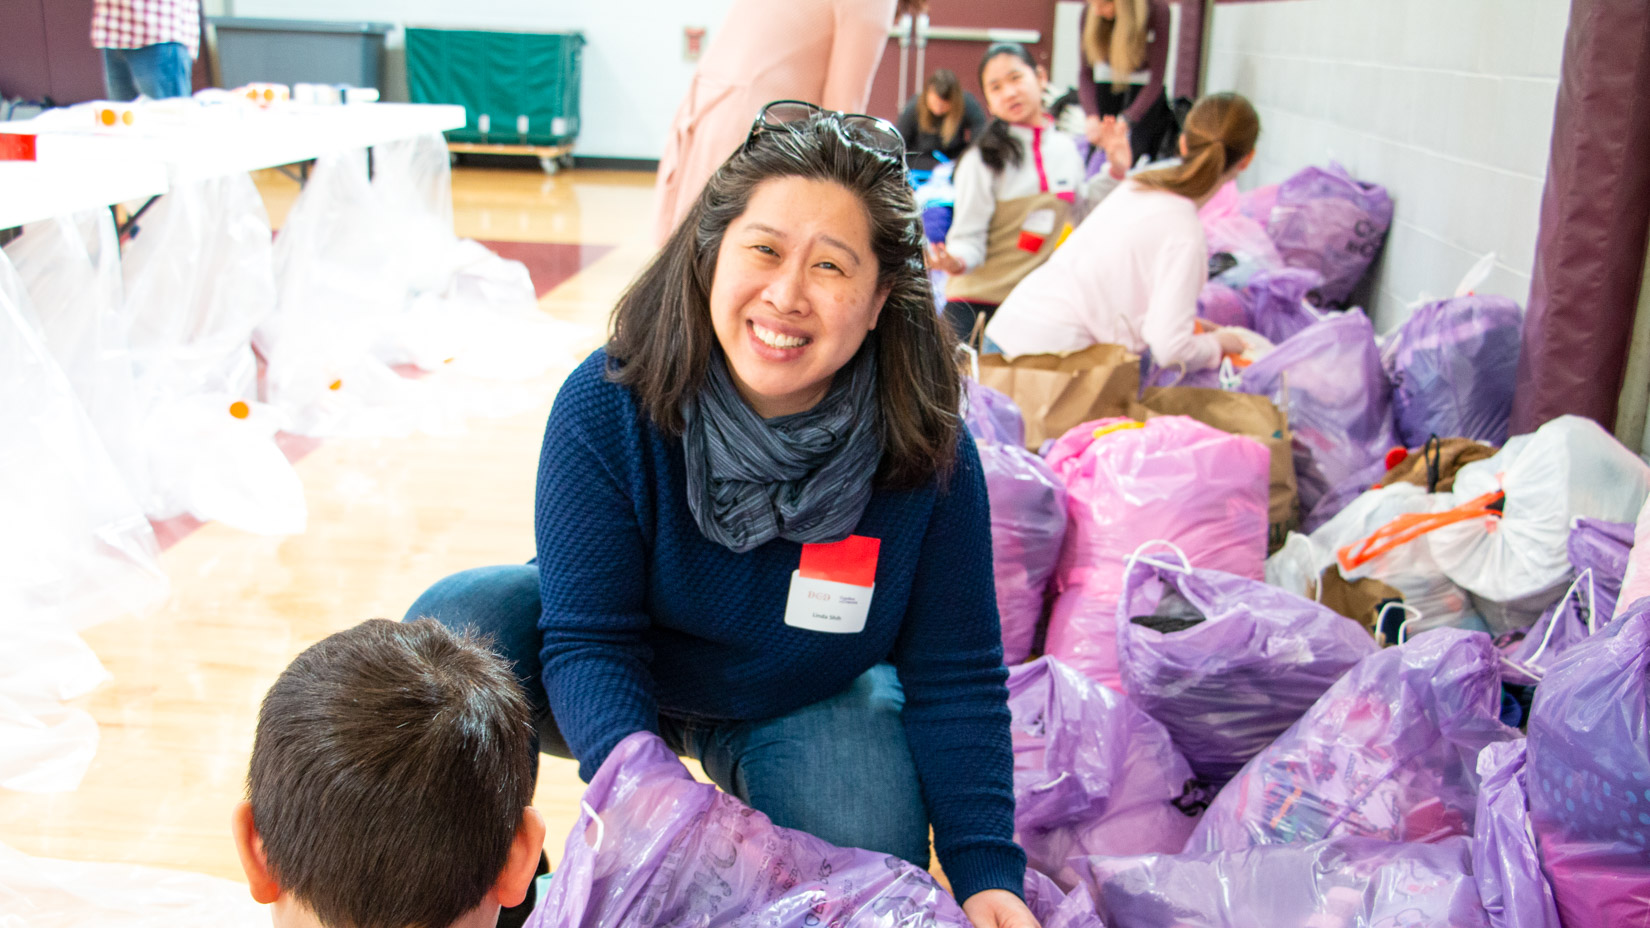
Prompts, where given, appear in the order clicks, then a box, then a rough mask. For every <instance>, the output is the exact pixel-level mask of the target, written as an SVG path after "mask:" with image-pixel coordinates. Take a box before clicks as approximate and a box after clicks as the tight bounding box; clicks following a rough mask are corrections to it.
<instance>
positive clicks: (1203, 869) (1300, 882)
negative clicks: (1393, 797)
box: [1081, 838, 1489, 928]
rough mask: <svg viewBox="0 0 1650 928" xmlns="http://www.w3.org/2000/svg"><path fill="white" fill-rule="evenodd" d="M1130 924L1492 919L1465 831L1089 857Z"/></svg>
mask: <svg viewBox="0 0 1650 928" xmlns="http://www.w3.org/2000/svg"><path fill="white" fill-rule="evenodd" d="M1081 865H1082V867H1083V869H1084V870H1085V871H1086V879H1085V882H1086V883H1087V884H1088V885H1089V888H1090V890H1091V891H1092V892H1093V893H1094V897H1095V905H1096V909H1097V911H1098V913H1099V916H1100V919H1101V920H1102V921H1103V922H1105V923H1106V924H1107V925H1115V926H1121V928H1420V926H1423V925H1424V926H1427V928H1488V925H1489V923H1488V921H1486V919H1485V915H1484V908H1483V906H1482V905H1480V903H1479V900H1478V890H1477V887H1476V886H1475V885H1474V884H1473V874H1472V860H1471V857H1470V855H1469V848H1468V842H1467V840H1466V839H1465V838H1451V839H1448V840H1445V841H1442V842H1440V843H1438V844H1431V845H1427V844H1395V843H1389V842H1385V841H1376V840H1372V839H1367V838H1339V839H1336V840H1333V841H1322V842H1318V843H1314V844H1291V845H1287V846H1278V847H1253V848H1245V849H1240V850H1233V851H1228V852H1224V853H1208V854H1183V855H1180V856H1175V857H1171V856H1167V855H1154V856H1150V857H1133V858H1114V859H1106V858H1090V859H1088V860H1086V861H1083V862H1082V864H1081Z"/></svg>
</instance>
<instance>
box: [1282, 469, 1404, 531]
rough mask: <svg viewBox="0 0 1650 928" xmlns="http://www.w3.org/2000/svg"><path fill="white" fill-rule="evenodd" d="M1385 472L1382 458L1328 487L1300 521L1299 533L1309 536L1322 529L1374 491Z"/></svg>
mask: <svg viewBox="0 0 1650 928" xmlns="http://www.w3.org/2000/svg"><path fill="white" fill-rule="evenodd" d="M1386 472H1387V466H1386V459H1385V458H1384V457H1383V458H1382V459H1381V460H1379V461H1372V462H1371V463H1370V465H1369V466H1368V467H1366V468H1364V469H1363V470H1360V471H1358V472H1357V473H1354V474H1353V475H1352V476H1350V477H1347V478H1346V479H1344V480H1342V481H1341V482H1340V483H1337V484H1335V485H1334V486H1333V487H1330V488H1329V492H1328V493H1325V494H1324V495H1323V496H1321V497H1319V499H1318V504H1317V505H1316V506H1313V507H1312V511H1311V512H1309V513H1307V515H1306V518H1304V519H1302V520H1301V531H1302V532H1304V533H1306V534H1308V535H1310V534H1312V533H1313V532H1315V531H1317V530H1318V529H1320V528H1323V526H1324V524H1325V523H1327V522H1328V521H1329V520H1330V519H1333V518H1335V517H1336V516H1337V515H1340V513H1341V510H1343V509H1345V508H1346V507H1348V506H1350V505H1352V502H1353V500H1356V499H1357V498H1358V497H1360V496H1362V495H1364V494H1365V493H1368V492H1369V491H1370V490H1373V489H1375V485H1376V484H1378V483H1380V482H1381V480H1382V478H1384V477H1385V476H1386Z"/></svg>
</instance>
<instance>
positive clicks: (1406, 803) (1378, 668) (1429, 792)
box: [1186, 628, 1519, 853]
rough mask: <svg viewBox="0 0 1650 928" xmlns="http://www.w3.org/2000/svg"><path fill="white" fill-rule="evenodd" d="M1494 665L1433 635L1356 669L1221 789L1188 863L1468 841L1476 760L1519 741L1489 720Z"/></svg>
mask: <svg viewBox="0 0 1650 928" xmlns="http://www.w3.org/2000/svg"><path fill="white" fill-rule="evenodd" d="M1499 656H1500V655H1499V652H1498V651H1496V649H1495V646H1494V645H1493V644H1492V643H1491V642H1490V638H1489V636H1488V635H1486V634H1484V633H1483V632H1468V631H1461V630H1460V629H1454V628H1442V629H1438V630H1436V631H1433V632H1430V633H1428V634H1425V635H1421V636H1420V637H1418V638H1411V639H1410V640H1409V641H1407V642H1405V643H1404V644H1401V645H1399V646H1397V647H1394V648H1386V649H1385V650H1382V651H1378V652H1376V653H1375V654H1372V655H1370V656H1369V657H1367V658H1364V660H1363V661H1362V662H1360V663H1359V664H1358V665H1357V666H1356V667H1354V668H1352V670H1351V671H1350V672H1348V673H1347V674H1346V675H1345V676H1343V677H1341V678H1340V679H1339V680H1338V681H1336V682H1335V684H1334V685H1333V686H1331V687H1330V688H1329V690H1328V691H1327V692H1325V693H1324V694H1323V696H1322V697H1321V698H1320V699H1319V700H1318V701H1317V703H1315V704H1314V705H1313V706H1312V708H1311V709H1309V710H1307V712H1306V714H1305V715H1303V716H1301V718H1300V720H1299V721H1298V722H1296V723H1295V724H1294V725H1292V726H1290V728H1289V730H1288V731H1286V732H1284V733H1283V734H1282V735H1280V736H1279V737H1278V739H1277V741H1275V742H1273V743H1272V745H1271V746H1270V747H1268V748H1266V750H1264V751H1262V752H1261V753H1260V754H1259V755H1257V756H1256V757H1255V759H1254V760H1251V761H1250V762H1249V763H1248V764H1246V765H1245V766H1244V768H1243V770H1241V771H1240V772H1239V773H1238V775H1237V776H1236V777H1235V778H1233V780H1232V781H1231V782H1230V783H1228V784H1226V786H1225V788H1224V789H1222V790H1221V791H1220V794H1219V795H1218V796H1216V797H1215V801H1214V802H1213V803H1212V804H1211V805H1210V806H1209V809H1208V811H1206V812H1204V814H1203V818H1202V820H1201V821H1199V823H1198V826H1197V830H1196V832H1194V833H1193V834H1192V837H1191V839H1190V840H1189V841H1187V842H1186V850H1187V852H1188V853H1201V852H1204V851H1219V850H1234V849H1237V848H1242V847H1248V846H1251V845H1257V844H1288V843H1299V842H1311V841H1322V840H1325V839H1328V838H1336V837H1342V836H1357V837H1370V838H1379V839H1381V840H1383V841H1413V842H1422V843H1431V842H1436V841H1440V840H1442V839H1444V838H1447V837H1449V836H1451V835H1466V834H1471V833H1472V828H1473V815H1474V812H1475V810H1476V807H1477V801H1478V772H1477V759H1478V752H1479V751H1481V750H1483V748H1484V747H1485V746H1486V745H1488V744H1492V743H1494V742H1497V741H1511V740H1515V739H1517V738H1518V737H1519V734H1518V731H1517V730H1516V729H1512V728H1508V727H1507V726H1506V725H1503V724H1502V723H1501V721H1500V718H1499V715H1500V709H1501V673H1500V669H1499V666H1498V659H1499Z"/></svg>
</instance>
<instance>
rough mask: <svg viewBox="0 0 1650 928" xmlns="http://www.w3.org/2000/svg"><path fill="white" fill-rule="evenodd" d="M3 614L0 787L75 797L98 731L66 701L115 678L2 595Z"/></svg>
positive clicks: (67, 634)
mask: <svg viewBox="0 0 1650 928" xmlns="http://www.w3.org/2000/svg"><path fill="white" fill-rule="evenodd" d="M0 608H3V609H4V610H5V613H6V615H7V616H9V617H11V619H12V620H11V621H9V622H6V623H4V624H0V789H10V790H17V791H19V792H29V793H67V792H73V791H74V790H75V789H77V788H79V786H80V781H81V779H82V778H83V777H84V776H85V775H86V768H87V767H89V766H90V765H91V762H92V758H93V757H94V756H96V754H97V744H98V730H97V722H96V721H95V720H94V719H93V718H92V717H91V715H90V714H88V713H87V712H86V711H85V710H82V709H78V708H74V707H71V706H65V705H62V703H63V702H64V701H66V700H70V699H75V698H77V697H80V696H84V695H85V694H87V693H89V692H91V691H92V690H94V689H96V688H97V687H98V686H99V685H101V684H102V683H103V682H104V681H105V680H108V679H109V673H108V671H106V670H104V669H103V664H102V663H100V662H99V661H98V659H97V655H95V654H93V653H92V649H91V648H89V647H87V645H86V642H84V641H82V640H81V639H80V636H79V635H77V634H75V633H74V632H73V631H71V630H70V629H68V628H67V627H64V626H61V625H57V624H55V623H51V622H29V621H27V620H26V613H25V612H24V607H23V605H22V604H21V603H18V602H15V601H10V600H9V599H8V597H6V596H4V595H3V594H0ZM0 895H3V893H0Z"/></svg>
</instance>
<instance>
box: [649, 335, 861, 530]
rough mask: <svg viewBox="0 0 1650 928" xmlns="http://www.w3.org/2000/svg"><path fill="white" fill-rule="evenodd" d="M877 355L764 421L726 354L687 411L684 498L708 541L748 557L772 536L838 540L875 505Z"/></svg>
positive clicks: (715, 356) (716, 355)
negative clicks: (813, 400)
mask: <svg viewBox="0 0 1650 928" xmlns="http://www.w3.org/2000/svg"><path fill="white" fill-rule="evenodd" d="M876 393H877V364H876V349H875V348H874V347H872V345H871V344H870V343H869V342H867V343H866V344H865V346H864V347H863V348H861V349H860V351H859V353H858V354H857V355H855V356H854V359H853V360H851V361H849V362H848V364H847V366H845V367H844V368H843V369H842V370H840V371H838V372H837V376H836V380H835V382H834V383H832V384H831V389H830V392H828V393H826V395H825V398H824V399H823V400H821V401H820V402H819V405H818V406H815V407H814V408H812V409H810V410H808V411H806V412H799V413H796V414H795V415H789V416H780V417H778V418H774V419H763V418H762V417H761V416H759V415H757V414H756V411H755V410H753V409H751V408H750V406H748V405H746V403H745V401H744V399H743V398H741V397H740V396H739V391H738V389H737V388H735V387H734V384H733V378H732V377H731V376H730V375H729V374H728V369H727V362H726V361H725V360H724V359H723V357H722V353H721V352H720V351H715V352H713V353H712V356H711V363H710V367H709V370H707V371H706V377H705V386H704V387H703V388H702V389H701V390H700V391H699V395H698V397H697V398H695V399H694V400H692V401H690V402H689V403H688V404H687V406H686V408H685V409H683V410H682V412H683V418H684V419H685V420H686V425H687V428H686V430H685V431H684V433H683V435H682V445H683V450H684V451H685V453H686V455H687V499H688V508H689V509H690V510H692V512H693V519H694V521H695V522H697V523H698V524H699V531H701V532H703V533H704V534H705V537H706V538H708V539H710V540H711V541H714V542H716V543H717V544H719V545H722V546H724V547H726V548H729V549H731V550H732V551H734V552H735V553H739V554H743V553H744V552H746V551H749V550H751V549H752V548H755V547H757V546H758V545H762V544H766V543H767V542H769V541H772V540H773V539H775V538H784V539H787V540H790V541H796V542H802V543H817V542H831V541H841V540H842V539H844V538H846V537H848V535H849V534H850V533H852V532H853V530H854V526H855V525H857V524H859V518H860V516H861V515H862V514H863V513H864V512H865V505H866V503H868V502H870V499H871V478H872V477H873V476H874V475H875V474H876V471H877V465H878V464H879V463H880V462H881V460H882V432H881V429H880V428H879V426H880V417H879V416H878V413H877V403H876Z"/></svg>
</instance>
